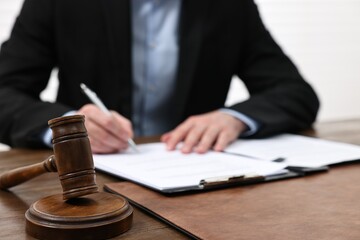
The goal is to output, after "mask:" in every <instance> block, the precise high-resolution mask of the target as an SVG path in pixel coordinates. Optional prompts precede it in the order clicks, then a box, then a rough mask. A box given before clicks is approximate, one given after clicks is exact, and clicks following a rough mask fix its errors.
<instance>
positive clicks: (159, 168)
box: [94, 143, 287, 192]
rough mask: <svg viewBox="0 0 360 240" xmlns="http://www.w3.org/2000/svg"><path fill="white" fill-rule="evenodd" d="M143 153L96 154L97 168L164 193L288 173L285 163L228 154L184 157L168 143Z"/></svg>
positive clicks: (147, 146) (146, 146)
mask: <svg viewBox="0 0 360 240" xmlns="http://www.w3.org/2000/svg"><path fill="white" fill-rule="evenodd" d="M138 149H139V151H140V153H135V152H132V151H131V150H128V151H127V152H125V153H119V154H106V155H97V154H95V155H94V164H95V167H96V168H97V169H99V170H103V171H105V172H108V173H111V174H113V175H116V176H119V177H122V178H125V179H128V180H130V181H134V182H137V183H140V184H142V185H146V186H148V187H150V188H154V189H157V190H160V191H163V192H176V191H183V190H190V189H201V188H202V186H201V184H200V183H201V180H208V179H212V180H214V179H219V181H220V180H223V179H228V178H231V177H241V176H247V175H251V176H253V175H256V176H264V177H265V176H269V175H275V174H277V173H285V172H287V170H285V169H284V168H285V167H286V165H285V164H282V163H274V162H264V161H259V160H255V159H251V158H246V157H242V156H236V155H232V154H227V153H219V152H208V153H206V154H197V153H191V154H183V153H181V152H180V151H167V150H166V149H165V144H164V143H149V144H139V145H138Z"/></svg>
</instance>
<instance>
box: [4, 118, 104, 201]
mask: <svg viewBox="0 0 360 240" xmlns="http://www.w3.org/2000/svg"><path fill="white" fill-rule="evenodd" d="M84 121H85V120H84V116H82V115H75V116H68V117H60V118H55V119H52V120H50V121H49V122H48V124H49V126H50V128H51V130H52V133H53V140H52V143H53V149H54V155H51V156H50V157H48V158H47V159H45V160H44V161H43V162H41V163H38V164H34V165H30V166H26V167H21V168H18V169H15V170H11V171H9V172H6V173H4V174H2V175H1V176H0V188H1V189H7V188H10V187H13V186H16V185H18V184H20V183H23V182H25V181H27V180H30V179H32V178H34V177H36V176H39V175H41V174H43V173H46V172H58V175H59V179H60V182H61V185H62V188H63V199H64V200H67V199H71V198H75V197H81V196H85V195H88V194H91V193H96V192H98V187H97V185H96V177H95V176H96V175H95V168H94V163H93V158H92V154H91V147H90V142H89V139H88V135H87V131H86V128H85V125H84Z"/></svg>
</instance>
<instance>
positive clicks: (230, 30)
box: [0, 0, 319, 147]
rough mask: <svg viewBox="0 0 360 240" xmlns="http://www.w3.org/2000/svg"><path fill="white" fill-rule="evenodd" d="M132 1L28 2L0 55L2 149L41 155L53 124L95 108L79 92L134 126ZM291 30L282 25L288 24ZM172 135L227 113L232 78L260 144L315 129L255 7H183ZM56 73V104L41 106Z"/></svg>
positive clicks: (303, 93) (307, 99) (241, 3)
mask: <svg viewBox="0 0 360 240" xmlns="http://www.w3.org/2000/svg"><path fill="white" fill-rule="evenodd" d="M129 10H130V1H129V0H25V3H24V5H23V8H22V11H21V13H20V15H19V17H18V18H17V20H16V23H15V25H14V28H13V31H12V34H11V37H10V39H9V40H8V41H7V42H5V43H4V44H3V45H2V48H1V53H0V109H1V116H0V126H1V128H0V141H1V142H4V143H6V144H9V145H11V146H21V147H35V146H41V143H40V141H39V131H41V130H42V129H44V128H46V126H47V121H48V120H49V119H51V118H54V117H58V116H61V115H62V114H64V113H65V112H67V111H69V110H71V109H78V108H80V107H81V106H82V105H84V104H86V103H88V99H87V98H86V97H85V96H84V95H83V94H82V93H81V92H80V87H79V84H80V82H84V83H86V84H87V85H88V86H89V87H90V88H92V89H93V90H95V91H96V92H97V93H98V95H99V96H100V98H101V99H102V100H103V101H104V103H105V105H107V106H108V107H109V108H110V109H115V110H117V111H118V112H119V113H121V114H123V115H124V116H126V117H128V118H130V119H131V94H132V89H131V88H132V85H131V81H132V80H131V79H132V73H131V16H130V11H129ZM284 21H285V20H284ZM179 41H180V55H179V58H180V59H179V67H178V72H177V88H176V89H177V93H176V96H175V98H174V99H175V100H174V102H173V105H174V108H173V114H174V115H175V116H176V119H177V120H176V121H175V122H173V123H172V124H173V126H174V127H175V126H176V125H177V124H179V123H180V122H181V121H182V120H184V119H185V118H187V117H188V116H190V115H193V114H200V113H204V112H208V111H211V110H215V109H218V108H222V107H224V102H225V99H226V96H227V92H228V89H229V85H230V80H231V78H232V76H233V75H238V76H239V77H240V78H241V79H242V80H243V82H244V83H245V85H246V87H247V88H248V90H249V92H250V94H251V97H250V99H248V100H247V101H244V102H241V103H238V104H235V105H233V106H231V109H234V110H236V111H240V112H242V113H244V114H247V115H248V116H250V117H252V118H253V119H255V120H257V121H258V122H259V123H260V124H261V127H260V130H259V131H258V132H257V133H256V134H255V135H254V136H255V137H263V136H268V135H271V134H275V133H280V132H288V131H298V130H300V129H304V128H307V127H309V126H310V125H311V123H312V122H313V121H314V119H315V117H316V113H317V110H318V107H319V103H318V99H317V97H316V95H315V93H314V91H313V90H312V88H311V87H310V86H309V85H308V84H307V83H306V82H305V81H304V80H303V78H302V77H301V76H300V74H299V72H298V71H297V69H296V67H295V66H294V65H293V64H292V62H291V61H290V60H289V59H288V57H286V56H285V55H284V53H283V52H282V50H281V49H280V48H279V46H278V45H277V44H276V43H275V42H274V40H273V39H272V37H271V36H270V34H269V33H268V31H267V30H266V29H265V27H264V25H263V23H262V21H261V19H260V16H259V13H258V10H257V7H256V5H255V4H254V2H253V1H252V0H224V1H218V0H183V4H182V9H181V17H180V40H179ZM54 67H58V68H59V82H60V85H59V92H58V97H57V101H56V103H45V102H41V101H40V100H39V93H40V92H41V91H42V90H43V89H44V88H45V87H46V85H47V82H48V79H49V75H50V72H51V70H52V69H53V68H54Z"/></svg>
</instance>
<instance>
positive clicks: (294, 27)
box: [0, 0, 360, 121]
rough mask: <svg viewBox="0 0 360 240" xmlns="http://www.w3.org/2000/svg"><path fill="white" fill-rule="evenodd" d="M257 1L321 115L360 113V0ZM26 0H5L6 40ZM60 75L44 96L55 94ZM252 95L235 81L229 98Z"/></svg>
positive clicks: (0, 22) (0, 33) (0, 19)
mask: <svg viewBox="0 0 360 240" xmlns="http://www.w3.org/2000/svg"><path fill="white" fill-rule="evenodd" d="M239 1H241V0H239ZM255 1H256V2H257V3H258V5H259V9H260V13H261V15H262V17H263V20H264V22H265V25H266V26H267V27H268V29H269V30H270V32H271V33H272V35H273V37H274V38H275V39H276V40H277V42H278V43H279V44H280V45H281V46H282V48H283V49H284V51H285V52H286V53H287V54H288V55H289V56H290V58H291V59H292V60H293V61H294V62H295V64H296V65H297V66H298V67H299V69H300V71H301V72H302V74H303V76H304V77H305V78H306V79H307V81H308V82H310V84H311V85H312V86H313V87H314V88H315V90H316V92H317V93H318V95H319V97H320V100H321V102H322V106H321V110H320V114H319V117H318V121H330V120H341V119H348V118H357V117H360V94H358V91H359V90H358V89H360V0H255ZM22 2H23V0H0V42H2V41H4V40H5V39H6V38H7V37H8V36H9V32H10V29H11V27H12V25H13V22H14V20H15V17H16V15H17V14H18V12H19V9H20V6H21V4H22ZM55 75H56V74H53V76H52V81H51V82H50V84H49V88H48V89H47V91H45V92H44V93H43V94H42V98H43V99H46V100H53V99H54V93H55V91H56V87H57V83H56V77H55ZM239 91H240V92H241V94H240V95H241V96H238V95H239ZM247 97H248V94H247V91H246V90H245V89H244V88H243V86H242V84H241V83H238V82H235V81H234V82H233V84H232V88H231V90H230V92H229V98H228V101H227V103H228V104H231V103H232V102H234V101H237V100H239V99H244V98H247Z"/></svg>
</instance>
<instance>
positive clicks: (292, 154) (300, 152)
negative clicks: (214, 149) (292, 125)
mask: <svg viewBox="0 0 360 240" xmlns="http://www.w3.org/2000/svg"><path fill="white" fill-rule="evenodd" d="M225 152H228V153H234V154H240V155H247V156H251V157H254V158H256V159H261V160H266V161H273V160H275V159H278V158H284V159H285V160H284V161H283V162H284V163H285V164H287V165H288V166H294V167H310V168H312V167H321V166H327V165H331V164H336V163H341V162H346V161H352V160H359V159H360V146H357V145H352V144H347V143H340V142H334V141H328V140H323V139H318V138H311V137H304V136H300V135H293V134H282V135H278V136H275V137H271V138H266V139H259V140H258V139H256V140H255V139H254V140H252V139H251V140H237V141H236V142H234V143H233V144H231V145H230V146H229V147H228V148H226V149H225Z"/></svg>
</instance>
